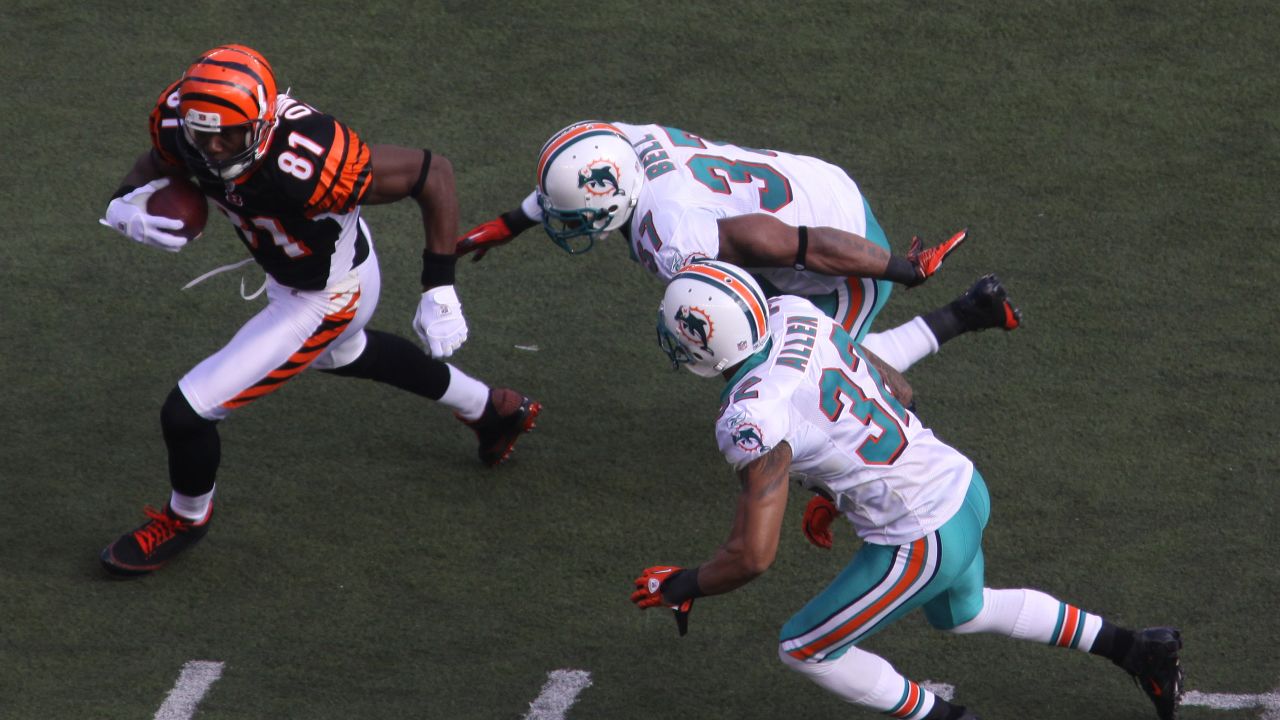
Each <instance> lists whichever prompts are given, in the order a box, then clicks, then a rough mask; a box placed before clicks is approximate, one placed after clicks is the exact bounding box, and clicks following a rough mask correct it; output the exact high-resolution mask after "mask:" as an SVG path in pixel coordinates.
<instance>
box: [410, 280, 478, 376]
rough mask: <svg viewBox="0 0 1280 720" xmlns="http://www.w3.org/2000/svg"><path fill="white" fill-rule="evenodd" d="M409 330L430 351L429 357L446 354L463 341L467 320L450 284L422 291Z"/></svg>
mask: <svg viewBox="0 0 1280 720" xmlns="http://www.w3.org/2000/svg"><path fill="white" fill-rule="evenodd" d="M413 329H414V330H416V331H417V332H418V337H420V338H422V343H423V344H424V345H426V346H427V349H428V350H430V351H431V357H433V358H442V357H449V356H450V355H452V354H453V351H454V350H457V349H458V348H460V347H462V343H464V342H466V340H467V320H466V318H464V317H462V303H461V302H459V301H458V293H457V292H456V291H455V290H454V289H453V286H452V285H441V286H440V287H433V288H431V289H430V290H428V291H426V292H424V293H422V301H421V302H419V303H418V314H417V315H415V316H414V318H413Z"/></svg>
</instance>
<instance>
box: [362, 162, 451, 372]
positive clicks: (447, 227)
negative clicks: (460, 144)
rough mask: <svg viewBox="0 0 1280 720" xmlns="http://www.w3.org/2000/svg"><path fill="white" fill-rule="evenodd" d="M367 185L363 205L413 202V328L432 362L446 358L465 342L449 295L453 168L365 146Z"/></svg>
mask: <svg viewBox="0 0 1280 720" xmlns="http://www.w3.org/2000/svg"><path fill="white" fill-rule="evenodd" d="M369 152H370V164H371V165H372V167H373V177H372V183H371V184H370V187H369V191H368V192H367V193H366V194H365V197H364V199H363V200H362V201H361V202H363V203H364V204H366V205H378V204H382V203H389V202H396V201H397V200H402V199H404V198H413V200H414V202H416V203H418V207H419V208H420V209H421V210H422V228H423V232H424V233H425V234H426V248H425V249H424V250H423V251H422V299H421V300H420V301H419V303H418V312H417V315H416V316H415V317H414V320H413V328H414V330H415V331H416V332H417V333H418V337H419V338H421V339H422V342H423V344H424V345H425V346H426V347H427V350H428V351H430V353H431V356H432V357H436V358H441V357H448V356H450V355H452V354H453V351H454V350H457V349H458V348H460V347H462V343H464V342H466V339H467V321H466V319H465V318H464V317H463V316H462V303H461V301H459V300H458V293H457V291H456V290H455V289H454V264H455V263H456V262H457V257H456V256H455V255H454V250H453V246H454V238H455V237H457V235H458V193H457V189H456V188H455V186H454V181H453V164H452V163H450V162H449V160H448V159H447V158H445V157H444V156H443V155H438V154H434V153H431V152H427V151H425V150H416V149H413V148H406V147H400V146H397V145H370V146H369Z"/></svg>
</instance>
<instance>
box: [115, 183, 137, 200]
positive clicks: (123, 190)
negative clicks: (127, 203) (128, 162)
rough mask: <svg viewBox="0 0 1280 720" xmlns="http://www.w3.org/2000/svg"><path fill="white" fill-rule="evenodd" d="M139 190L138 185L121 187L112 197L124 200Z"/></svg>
mask: <svg viewBox="0 0 1280 720" xmlns="http://www.w3.org/2000/svg"><path fill="white" fill-rule="evenodd" d="M137 189H138V186H137V185H121V186H120V187H118V188H116V192H115V194H114V195H112V196H111V199H112V200H115V199H116V198H122V197H124V196H125V195H128V194H129V193H131V192H133V191H134V190H137Z"/></svg>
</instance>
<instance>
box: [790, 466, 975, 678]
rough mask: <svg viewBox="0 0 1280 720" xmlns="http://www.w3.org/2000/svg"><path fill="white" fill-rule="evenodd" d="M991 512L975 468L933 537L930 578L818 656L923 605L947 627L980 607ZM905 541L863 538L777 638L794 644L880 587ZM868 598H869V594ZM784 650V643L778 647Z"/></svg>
mask: <svg viewBox="0 0 1280 720" xmlns="http://www.w3.org/2000/svg"><path fill="white" fill-rule="evenodd" d="M990 516H991V499H990V496H989V494H988V493H987V486H986V483H985V482H984V481H983V479H982V475H981V474H980V473H979V472H978V471H977V470H976V469H975V470H974V472H973V477H972V479H971V480H970V482H969V490H968V492H967V493H966V494H965V499H964V503H963V504H962V505H961V506H960V509H959V510H958V511H957V512H956V514H955V515H954V516H952V518H951V519H950V520H948V521H947V522H946V524H944V525H943V526H942V527H941V528H939V529H938V530H937V531H936V532H935V533H934V536H935V538H936V540H937V542H938V544H939V546H940V549H939V552H940V557H941V560H940V561H939V563H938V567H937V570H936V572H935V574H934V575H933V578H932V579H931V580H929V582H928V583H927V584H925V585H923V586H921V587H918V588H916V589H915V591H914V593H912V594H911V595H910V596H909V597H906V598H905V599H903V600H901V601H899V604H898V605H897V606H896V607H895V608H894V610H893V611H892V612H891V613H889V614H888V615H886V616H884V617H882V618H880V619H879V620H877V621H876V622H875V623H874V624H871V625H868V626H867V627H864V628H861V629H859V630H858V631H857V632H856V633H854V634H852V635H850V636H849V637H847V638H844V639H843V640H842V641H841V644H840V646H839V647H838V648H835V649H833V650H831V651H829V652H826V653H825V656H824V657H823V658H822V659H824V660H833V659H835V658H837V657H840V656H841V655H843V654H844V653H845V652H846V651H847V650H848V649H849V648H850V647H852V646H854V645H856V644H858V643H859V642H860V641H862V640H863V639H865V638H868V637H871V636H872V635H874V634H875V633H877V632H879V631H880V630H881V629H883V628H885V627H888V626H889V625H890V624H892V623H893V622H895V621H896V620H897V619H898V618H900V617H902V616H903V615H906V614H907V613H909V612H911V611H912V610H915V609H916V608H923V609H924V613H925V617H926V618H927V619H928V621H929V623H930V624H931V625H933V626H934V627H938V628H942V629H950V628H953V627H955V626H957V625H960V624H963V623H965V622H968V621H969V620H972V619H973V618H974V617H975V616H977V614H978V612H979V611H981V610H982V588H983V581H984V570H985V567H984V561H983V557H982V531H983V529H984V528H985V527H986V525H987V520H988V519H989V518H990ZM908 547H909V545H903V546H897V545H876V544H874V543H863V545H862V547H861V548H860V549H859V550H858V552H857V553H856V554H855V555H854V556H853V559H852V560H851V561H850V562H849V564H848V565H847V566H845V569H844V570H842V571H841V572H840V574H839V575H838V576H836V579H835V580H834V581H832V583H831V584H830V585H828V586H827V587H826V588H825V589H824V590H823V591H822V592H821V593H819V594H818V595H817V597H815V598H813V599H812V600H810V601H809V602H808V603H807V604H806V605H805V606H804V607H803V608H801V609H800V611H799V612H798V613H796V614H795V615H793V616H792V617H791V619H790V620H788V621H787V623H786V624H785V625H783V627H782V631H781V633H780V634H779V640H780V642H782V643H784V644H786V643H787V642H788V641H791V644H794V643H795V640H796V639H797V638H802V637H804V636H806V635H811V634H812V633H813V632H814V631H815V630H817V629H818V628H820V627H822V626H823V625H824V624H828V623H829V621H831V619H832V618H834V617H837V616H839V615H840V614H841V613H842V612H844V613H847V612H848V611H849V609H850V608H854V607H858V604H859V603H863V604H865V603H866V602H867V601H868V594H869V593H870V592H872V591H874V590H875V588H876V587H877V586H883V583H884V580H885V577H886V574H887V573H888V572H889V571H890V569H891V568H892V567H893V565H894V563H895V561H896V560H897V559H898V558H899V555H900V552H901V551H902V549H903V548H908ZM871 599H872V600H874V598H871ZM784 649H785V648H784Z"/></svg>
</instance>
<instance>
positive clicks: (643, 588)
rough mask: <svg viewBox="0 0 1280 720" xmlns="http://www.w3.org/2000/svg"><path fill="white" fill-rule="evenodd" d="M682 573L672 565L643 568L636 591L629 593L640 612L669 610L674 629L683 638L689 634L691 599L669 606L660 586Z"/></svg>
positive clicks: (636, 583) (637, 580)
mask: <svg viewBox="0 0 1280 720" xmlns="http://www.w3.org/2000/svg"><path fill="white" fill-rule="evenodd" d="M682 572H685V570H684V568H680V567H676V566H674V565H654V566H653V567H649V568H645V570H644V572H643V573H641V575H640V577H638V578H636V580H635V585H636V590H635V592H633V593H631V602H633V603H635V604H636V606H637V607H639V608H640V609H641V610H644V609H645V608H651V607H657V606H659V605H666V606H667V607H669V608H671V611H672V612H674V613H675V616H676V629H677V630H678V631H679V633H680V634H681V635H682V636H683V635H684V634H685V633H687V632H689V611H690V610H692V609H693V598H687V599H685V600H683V601H681V602H680V603H679V604H676V605H671V604H669V603H668V602H667V600H666V599H664V598H663V597H662V586H663V585H665V584H666V583H668V582H670V581H671V579H672V578H674V577H676V576H677V575H679V574H680V573H682Z"/></svg>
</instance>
